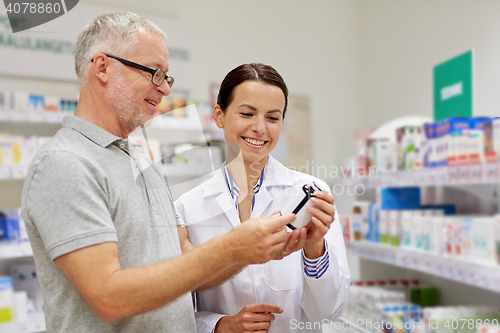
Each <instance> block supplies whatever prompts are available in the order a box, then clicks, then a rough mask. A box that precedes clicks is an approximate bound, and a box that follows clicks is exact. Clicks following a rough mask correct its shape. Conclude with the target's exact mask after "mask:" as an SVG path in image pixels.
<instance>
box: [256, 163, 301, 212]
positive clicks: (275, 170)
mask: <svg viewBox="0 0 500 333" xmlns="http://www.w3.org/2000/svg"><path fill="white" fill-rule="evenodd" d="M264 172H265V174H264V180H263V186H262V187H261V189H260V190H259V193H257V195H256V196H255V206H254V210H253V212H252V217H260V216H263V214H266V215H271V214H273V213H274V211H267V212H266V210H267V209H268V208H269V207H271V205H272V204H273V201H274V195H273V194H272V191H273V187H275V186H276V187H279V189H281V190H283V189H284V188H285V187H287V186H291V185H292V180H291V179H290V174H289V170H288V169H287V168H286V167H285V166H283V165H282V164H281V163H280V162H278V161H277V160H276V159H275V158H274V157H272V156H271V155H269V161H268V163H267V166H266V169H265V171H264ZM279 192H281V191H278V193H279ZM280 208H282V207H276V208H275V209H273V210H279V209H280Z"/></svg>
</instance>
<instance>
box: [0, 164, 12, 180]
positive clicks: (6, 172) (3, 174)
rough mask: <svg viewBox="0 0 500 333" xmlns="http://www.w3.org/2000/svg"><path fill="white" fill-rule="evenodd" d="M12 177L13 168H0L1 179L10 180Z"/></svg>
mask: <svg viewBox="0 0 500 333" xmlns="http://www.w3.org/2000/svg"><path fill="white" fill-rule="evenodd" d="M10 175H11V168H10V167H8V166H0V179H9V178H11V177H10Z"/></svg>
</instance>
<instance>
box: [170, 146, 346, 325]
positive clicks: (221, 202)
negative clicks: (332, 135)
mask: <svg viewBox="0 0 500 333" xmlns="http://www.w3.org/2000/svg"><path fill="white" fill-rule="evenodd" d="M264 172H265V174H264V179H263V184H262V186H261V188H260V191H259V193H257V195H256V196H255V206H254V209H253V211H252V213H251V218H253V217H261V216H269V215H271V214H272V213H274V212H276V211H278V210H280V209H282V208H283V207H284V206H285V204H286V203H287V202H288V201H289V200H290V195H289V194H288V195H287V193H290V191H292V190H293V189H295V188H296V187H297V186H302V185H303V184H306V183H310V182H312V181H315V182H318V181H319V182H321V183H322V184H324V182H322V181H321V180H319V179H317V178H315V177H312V176H310V175H307V174H303V173H300V172H296V171H292V170H290V169H288V168H286V167H285V166H283V165H282V164H281V163H279V162H278V161H277V160H276V159H274V158H273V157H271V156H269V161H268V163H267V165H266V168H265V171H264ZM324 185H325V186H326V184H324ZM326 188H328V186H326ZM175 206H176V208H177V209H178V211H179V213H180V214H181V216H182V218H183V219H184V221H185V223H186V228H187V232H188V237H189V240H190V241H191V243H192V244H193V246H195V247H196V246H199V245H201V244H203V243H205V242H207V241H208V240H210V239H212V238H214V237H216V236H218V235H221V234H224V233H226V232H229V231H230V230H231V229H232V228H234V227H236V226H238V225H239V224H240V223H241V222H240V219H239V214H238V211H237V209H236V208H235V206H234V202H233V200H231V195H230V194H229V190H228V187H227V184H226V181H225V179H224V174H223V171H222V170H220V169H219V170H217V171H216V172H215V174H214V176H213V177H212V178H211V179H210V180H209V181H207V182H205V183H204V184H202V185H200V186H198V187H196V188H194V189H192V190H191V191H189V192H187V193H185V194H184V195H182V196H181V197H180V198H179V199H178V200H176V201H175ZM325 238H326V240H327V243H328V251H329V256H330V267H329V269H328V270H327V271H326V272H325V274H324V275H323V276H322V277H321V278H320V279H313V278H309V277H307V276H306V275H305V273H304V269H303V260H302V251H297V252H294V253H292V254H290V255H289V256H287V257H285V258H284V259H283V260H273V261H270V262H268V263H266V264H262V265H250V266H248V267H246V268H245V269H243V271H241V272H240V273H239V274H238V275H236V276H235V277H233V278H232V279H230V280H228V281H226V282H225V283H224V284H222V285H221V286H218V287H215V288H213V289H210V290H205V291H201V292H199V293H198V303H197V306H198V312H197V313H196V326H197V331H198V333H201V332H203V333H210V332H211V331H212V329H213V328H214V326H215V324H216V323H217V321H218V320H219V318H221V317H222V316H223V315H231V316H232V315H236V314H237V313H238V312H239V311H240V310H241V309H242V308H243V307H244V306H245V305H248V304H261V303H268V304H276V305H278V306H280V307H281V308H282V309H283V310H284V312H283V313H282V314H276V319H275V321H273V322H272V324H271V329H270V330H269V332H275V333H284V332H301V333H305V332H321V329H312V330H308V329H306V327H308V326H310V327H313V328H319V327H320V324H321V323H330V321H331V320H335V319H336V318H338V317H339V316H340V314H341V313H342V311H343V310H344V308H345V306H346V304H347V298H348V294H349V282H350V281H349V280H350V272H349V267H348V265H347V258H346V253H345V246H344V240H343V238H342V231H341V226H340V220H339V216H338V213H337V212H335V220H334V222H333V223H332V225H331V227H330V230H329V231H328V233H327V234H326V235H325ZM308 322H309V324H307V323H308ZM301 323H302V324H301ZM302 327H304V328H303V329H301V328H302Z"/></svg>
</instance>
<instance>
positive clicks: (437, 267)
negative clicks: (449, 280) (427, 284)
mask: <svg viewBox="0 0 500 333" xmlns="http://www.w3.org/2000/svg"><path fill="white" fill-rule="evenodd" d="M431 272H432V273H433V274H436V275H439V276H444V267H443V263H442V262H441V258H437V259H436V260H434V261H433V263H432V268H431Z"/></svg>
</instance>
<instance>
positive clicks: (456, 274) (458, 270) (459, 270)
mask: <svg viewBox="0 0 500 333" xmlns="http://www.w3.org/2000/svg"><path fill="white" fill-rule="evenodd" d="M453 279H455V280H457V281H460V282H467V281H466V279H465V269H464V266H463V264H462V263H458V264H456V265H455V266H454V267H453Z"/></svg>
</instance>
